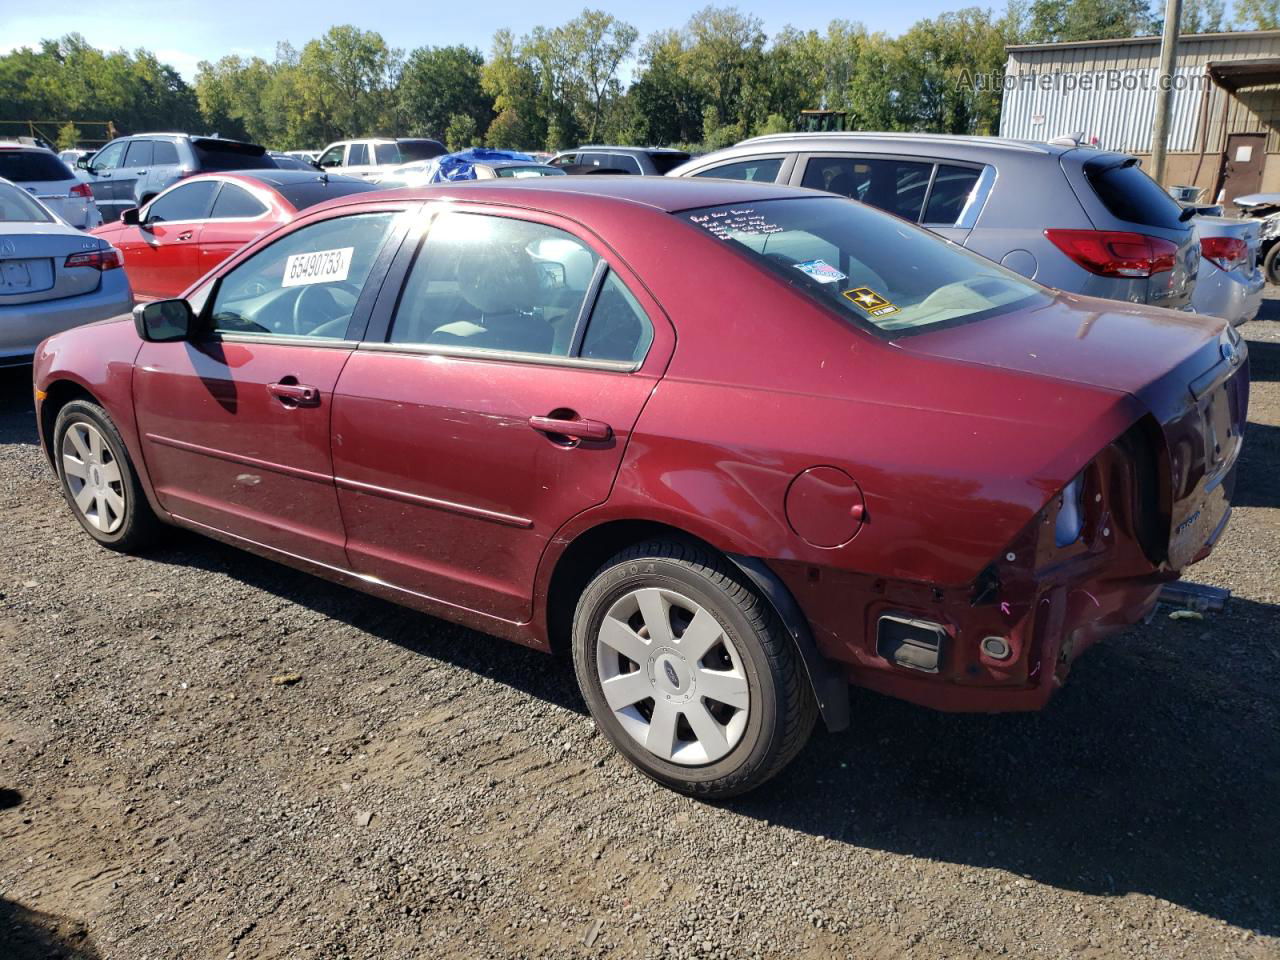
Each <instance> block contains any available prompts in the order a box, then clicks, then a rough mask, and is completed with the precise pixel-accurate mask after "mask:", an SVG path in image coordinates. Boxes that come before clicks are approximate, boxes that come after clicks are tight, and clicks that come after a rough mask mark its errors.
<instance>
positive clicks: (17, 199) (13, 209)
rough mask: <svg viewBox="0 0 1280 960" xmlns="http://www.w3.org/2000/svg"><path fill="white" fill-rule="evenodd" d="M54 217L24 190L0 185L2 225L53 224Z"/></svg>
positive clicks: (0, 219)
mask: <svg viewBox="0 0 1280 960" xmlns="http://www.w3.org/2000/svg"><path fill="white" fill-rule="evenodd" d="M53 222H54V221H53V217H51V216H49V213H48V211H46V210H45V208H44V207H42V206H40V204H38V203H36V202H35V201H34V200H32V199H31V197H30V196H28V195H27V193H26V192H25V191H23V190H19V189H18V188H17V187H15V186H13V185H12V184H8V183H0V223H53Z"/></svg>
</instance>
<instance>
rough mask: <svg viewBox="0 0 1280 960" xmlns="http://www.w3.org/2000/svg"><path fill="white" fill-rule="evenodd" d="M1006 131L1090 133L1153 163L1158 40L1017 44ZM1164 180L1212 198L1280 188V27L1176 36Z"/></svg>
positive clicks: (1020, 134)
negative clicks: (1195, 188)
mask: <svg viewBox="0 0 1280 960" xmlns="http://www.w3.org/2000/svg"><path fill="white" fill-rule="evenodd" d="M1007 52H1008V54H1009V60H1008V63H1007V65H1006V67H1005V78H1004V88H1003V89H1004V93H1003V100H1002V107H1001V111H1000V135H1001V136H1003V137H1017V138H1020V139H1028V140H1052V139H1053V138H1055V137H1060V136H1068V135H1072V134H1082V135H1083V137H1084V139H1085V140H1086V141H1088V142H1091V143H1096V144H1097V146H1099V147H1101V148H1103V149H1108V150H1123V151H1125V152H1128V153H1133V154H1137V155H1138V156H1140V157H1142V158H1143V160H1144V161H1145V160H1147V159H1148V158H1149V156H1150V152H1151V130H1152V125H1153V123H1154V121H1155V103H1156V90H1157V80H1158V76H1159V63H1160V38H1159V37H1131V38H1127V39H1122V40H1095V41H1086V42H1081V43H1040V44H1025V45H1018V46H1010V47H1008V48H1007ZM1177 64H1178V65H1177V70H1176V73H1175V75H1174V78H1173V111H1172V118H1171V124H1170V134H1169V153H1168V158H1167V161H1166V164H1165V181H1166V185H1169V184H1193V185H1195V186H1199V187H1204V188H1205V191H1206V199H1209V198H1213V197H1216V196H1218V195H1219V193H1220V192H1221V193H1222V194H1223V195H1224V197H1225V199H1227V200H1230V199H1231V198H1232V197H1235V196H1239V195H1241V194H1246V193H1254V192H1257V191H1258V190H1266V191H1280V30H1259V31H1250V32H1241V33H1205V34H1192V35H1189V36H1184V37H1182V38H1180V40H1179V42H1178V57H1177Z"/></svg>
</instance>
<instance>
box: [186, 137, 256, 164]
mask: <svg viewBox="0 0 1280 960" xmlns="http://www.w3.org/2000/svg"><path fill="white" fill-rule="evenodd" d="M191 148H192V149H193V150H195V153H196V158H197V159H198V160H199V162H200V169H201V170H262V169H274V168H275V165H276V162H275V161H274V160H272V159H271V158H270V157H269V156H267V151H266V150H264V149H263V148H262V147H259V146H256V145H254V144H252V143H239V142H237V141H235V140H215V139H213V138H212V137H204V138H201V139H199V140H192V141H191Z"/></svg>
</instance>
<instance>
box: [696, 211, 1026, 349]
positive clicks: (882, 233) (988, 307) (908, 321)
mask: <svg viewBox="0 0 1280 960" xmlns="http://www.w3.org/2000/svg"><path fill="white" fill-rule="evenodd" d="M678 216H680V217H681V218H682V219H684V220H686V221H688V222H689V223H690V224H692V225H693V226H694V227H697V228H698V229H699V230H701V231H703V232H704V233H706V234H707V235H708V236H709V237H712V238H713V239H715V240H716V241H718V242H720V243H724V244H727V245H729V246H731V247H732V248H734V249H735V250H737V251H738V252H740V253H741V254H743V255H744V256H746V257H747V258H749V259H751V260H753V261H755V262H756V263H758V264H759V265H760V266H762V267H764V268H765V269H767V270H769V271H770V272H772V273H774V274H775V275H776V276H778V277H779V278H781V279H782V280H783V281H784V282H786V283H787V284H789V285H790V286H793V287H795V288H797V289H799V290H801V291H802V292H804V293H806V294H808V295H810V296H812V297H814V298H815V299H817V300H819V301H821V302H822V303H824V304H826V305H827V306H829V307H832V308H833V309H835V310H836V311H837V312H839V313H841V314H843V315H844V316H846V317H848V318H849V319H851V320H853V321H854V322H856V323H857V324H859V325H860V326H862V327H864V328H867V329H870V330H872V331H873V332H883V333H888V334H898V333H901V332H908V331H910V332H914V331H918V330H921V329H924V328H936V327H938V326H940V325H948V326H950V325H954V324H957V323H965V322H971V321H975V320H981V319H984V318H986V317H991V316H996V315H998V314H1001V313H1007V312H1009V311H1011V310H1015V309H1018V308H1020V307H1022V306H1026V305H1029V304H1030V303H1032V302H1036V301H1041V302H1043V301H1047V299H1048V295H1047V294H1046V293H1045V292H1044V290H1043V288H1042V287H1040V286H1039V285H1037V284H1034V283H1032V282H1030V281H1029V280H1026V279H1025V278H1023V277H1021V276H1019V275H1018V274H1016V273H1013V272H1012V271H1010V270H1006V269H1005V268H1004V267H1001V266H1000V265H998V264H996V263H993V262H992V261H990V260H987V259H985V258H984V257H979V256H978V255H976V254H973V253H970V252H969V251H967V250H964V249H963V248H960V247H957V246H955V245H953V244H949V243H947V242H946V241H945V240H943V239H941V238H939V237H937V236H935V235H934V234H932V233H929V232H928V231H926V230H923V229H921V228H919V227H915V226H912V225H910V224H906V223H903V222H902V221H900V220H895V219H892V218H890V217H887V216H885V215H884V214H883V213H881V212H879V211H877V210H874V209H872V208H870V207H867V206H864V205H862V204H856V203H850V202H849V201H848V200H843V199H838V198H836V197H813V198H804V199H800V198H797V199H789V200H765V201H760V202H757V203H744V204H734V205H732V206H722V207H704V208H702V209H699V210H687V211H684V212H683V213H681V214H678Z"/></svg>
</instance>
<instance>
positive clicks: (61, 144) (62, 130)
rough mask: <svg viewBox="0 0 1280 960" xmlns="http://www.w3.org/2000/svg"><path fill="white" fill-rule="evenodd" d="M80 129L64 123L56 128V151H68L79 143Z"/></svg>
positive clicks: (72, 124)
mask: <svg viewBox="0 0 1280 960" xmlns="http://www.w3.org/2000/svg"><path fill="white" fill-rule="evenodd" d="M81 136H82V134H81V133H80V128H79V127H77V126H76V125H75V124H74V123H64V124H63V125H62V126H60V127H59V128H58V149H59V150H70V149H72V148H73V147H75V146H76V145H77V144H79V142H80V137H81Z"/></svg>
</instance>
